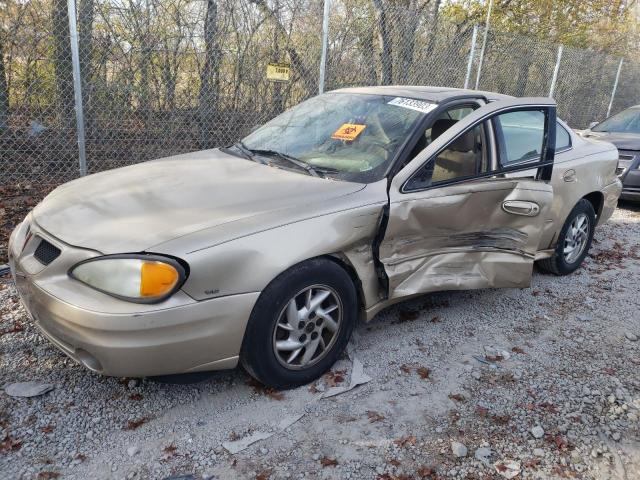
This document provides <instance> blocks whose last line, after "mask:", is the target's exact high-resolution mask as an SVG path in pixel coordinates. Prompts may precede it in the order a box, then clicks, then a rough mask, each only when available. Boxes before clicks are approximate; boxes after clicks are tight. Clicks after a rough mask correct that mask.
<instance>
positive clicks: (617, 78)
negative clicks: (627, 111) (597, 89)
mask: <svg viewBox="0 0 640 480" xmlns="http://www.w3.org/2000/svg"><path fill="white" fill-rule="evenodd" d="M623 62H624V58H621V59H620V63H619V64H618V72H617V73H616V80H615V82H613V91H612V92H611V101H610V102H609V108H607V118H609V115H611V107H613V99H614V98H615V96H616V90H617V89H618V80H620V71H621V70H622V63H623Z"/></svg>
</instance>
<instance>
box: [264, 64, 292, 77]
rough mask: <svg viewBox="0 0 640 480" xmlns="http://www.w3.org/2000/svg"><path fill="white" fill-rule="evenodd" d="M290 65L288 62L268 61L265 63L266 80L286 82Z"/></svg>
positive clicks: (289, 72) (289, 73)
mask: <svg viewBox="0 0 640 480" xmlns="http://www.w3.org/2000/svg"><path fill="white" fill-rule="evenodd" d="M290 75H291V65H290V64H288V63H270V64H268V65H267V80H269V81H270V82H288V81H289V80H290Z"/></svg>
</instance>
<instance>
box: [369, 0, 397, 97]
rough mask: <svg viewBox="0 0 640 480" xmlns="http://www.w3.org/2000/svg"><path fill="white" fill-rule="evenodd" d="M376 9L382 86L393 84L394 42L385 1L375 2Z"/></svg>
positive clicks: (375, 0)
mask: <svg viewBox="0 0 640 480" xmlns="http://www.w3.org/2000/svg"><path fill="white" fill-rule="evenodd" d="M373 6H374V7H375V9H376V21H377V26H378V39H379V41H380V65H381V70H382V78H381V82H380V83H382V85H391V84H392V83H393V40H392V36H391V30H390V25H389V19H388V18H387V7H386V5H385V4H384V3H383V0H373Z"/></svg>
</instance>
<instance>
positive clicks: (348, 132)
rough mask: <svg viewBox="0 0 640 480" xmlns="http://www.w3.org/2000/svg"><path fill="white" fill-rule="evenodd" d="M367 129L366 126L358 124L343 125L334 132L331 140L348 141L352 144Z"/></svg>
mask: <svg viewBox="0 0 640 480" xmlns="http://www.w3.org/2000/svg"><path fill="white" fill-rule="evenodd" d="M365 128H367V126H366V125H358V124H357V123H343V124H342V126H341V127H340V128H339V129H338V130H336V131H335V132H333V135H331V138H333V139H334V140H346V141H348V142H351V141H352V140H355V139H356V138H357V137H358V135H360V134H361V133H362V132H363V130H364V129H365Z"/></svg>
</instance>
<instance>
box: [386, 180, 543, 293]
mask: <svg viewBox="0 0 640 480" xmlns="http://www.w3.org/2000/svg"><path fill="white" fill-rule="evenodd" d="M392 195H393V196H392V200H391V206H390V218H389V224H388V226H387V230H386V234H385V237H384V240H383V242H382V244H381V245H380V259H381V261H382V263H383V264H384V266H385V270H386V273H387V276H388V277H389V290H390V297H391V298H397V297H400V296H405V295H413V294H416V293H424V292H431V291H436V290H452V289H455V290H458V289H475V288H487V287H524V286H528V285H529V283H530V280H531V272H532V268H533V260H534V257H535V254H536V252H537V250H538V248H539V243H540V238H541V232H542V230H543V224H544V223H545V220H546V219H547V218H548V216H549V208H550V206H551V204H552V201H553V189H552V187H551V186H550V185H548V184H547V183H545V182H540V181H535V180H517V179H491V180H481V181H477V182H471V183H464V184H459V185H452V186H447V187H442V188H436V189H430V190H426V191H423V192H417V193H411V194H401V193H397V192H396V193H395V194H392ZM509 201H522V202H529V203H531V204H535V205H537V206H538V207H539V211H538V213H537V214H536V215H535V216H527V215H523V214H514V213H509V212H507V211H505V209H504V208H503V204H504V202H509Z"/></svg>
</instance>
